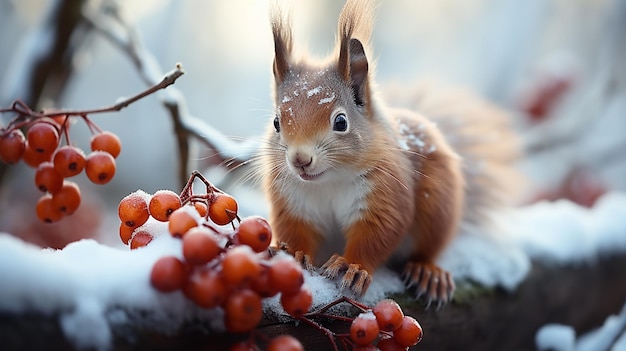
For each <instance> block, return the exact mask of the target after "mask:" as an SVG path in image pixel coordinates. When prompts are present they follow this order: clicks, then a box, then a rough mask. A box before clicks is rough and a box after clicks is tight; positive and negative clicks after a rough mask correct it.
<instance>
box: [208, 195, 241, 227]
mask: <svg viewBox="0 0 626 351" xmlns="http://www.w3.org/2000/svg"><path fill="white" fill-rule="evenodd" d="M209 217H210V218H211V220H212V221H213V222H215V224H217V225H225V224H228V223H230V222H232V221H233V219H235V218H236V217H237V201H236V200H235V198H234V197H232V196H230V195H228V194H223V193H215V196H214V197H213V200H212V201H211V203H210V204H209Z"/></svg>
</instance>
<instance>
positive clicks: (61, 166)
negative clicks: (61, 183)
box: [52, 145, 85, 178]
mask: <svg viewBox="0 0 626 351" xmlns="http://www.w3.org/2000/svg"><path fill="white" fill-rule="evenodd" d="M52 162H53V163H54V168H56V170H57V172H59V174H61V175H62V176H63V177H64V178H69V177H73V176H75V175H77V174H80V172H82V171H83V169H84V168H85V154H84V153H83V150H81V149H79V148H77V147H75V146H70V145H65V146H61V147H60V148H58V149H57V151H56V152H55V153H54V156H53V157H52Z"/></svg>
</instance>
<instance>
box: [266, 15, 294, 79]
mask: <svg viewBox="0 0 626 351" xmlns="http://www.w3.org/2000/svg"><path fill="white" fill-rule="evenodd" d="M271 23H272V34H273V36H274V54H275V56H274V67H273V69H274V78H275V79H276V83H281V82H282V81H283V80H284V79H285V77H286V76H287V74H288V73H289V61H290V57H291V50H292V47H293V42H292V36H291V28H290V25H289V23H286V22H285V20H284V19H283V15H282V14H281V13H280V10H278V9H277V8H274V9H273V11H272V12H271Z"/></svg>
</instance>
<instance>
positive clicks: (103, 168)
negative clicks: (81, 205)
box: [85, 151, 116, 184]
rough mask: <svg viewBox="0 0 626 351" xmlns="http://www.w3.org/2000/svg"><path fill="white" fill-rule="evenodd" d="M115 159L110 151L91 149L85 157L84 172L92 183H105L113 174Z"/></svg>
mask: <svg viewBox="0 0 626 351" xmlns="http://www.w3.org/2000/svg"><path fill="white" fill-rule="evenodd" d="M115 168H116V166H115V159H114V158H113V156H111V154H110V153H108V152H104V151H93V152H91V153H90V154H89V155H88V156H87V158H86V159H85V174H87V178H89V180H91V182H92V183H94V184H106V183H108V182H110V181H111V179H113V176H115Z"/></svg>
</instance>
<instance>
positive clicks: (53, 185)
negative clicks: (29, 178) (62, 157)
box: [35, 162, 63, 194]
mask: <svg viewBox="0 0 626 351" xmlns="http://www.w3.org/2000/svg"><path fill="white" fill-rule="evenodd" d="M35 186H37V189H39V190H41V191H43V192H48V193H50V194H55V193H57V192H59V190H61V187H62V186H63V176H61V175H60V174H59V172H57V170H56V169H55V168H54V165H53V164H52V162H43V163H41V164H40V165H39V166H38V167H37V171H36V172H35Z"/></svg>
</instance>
